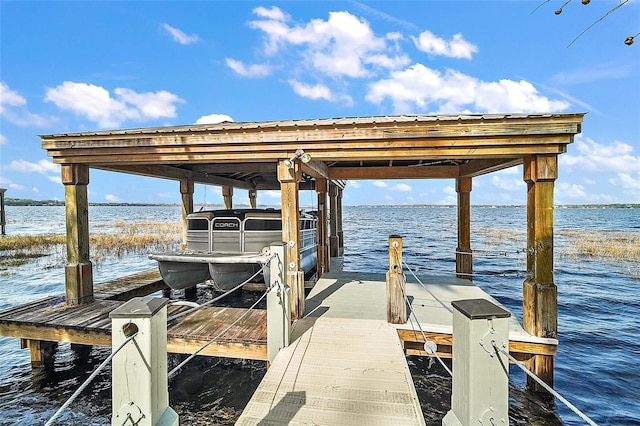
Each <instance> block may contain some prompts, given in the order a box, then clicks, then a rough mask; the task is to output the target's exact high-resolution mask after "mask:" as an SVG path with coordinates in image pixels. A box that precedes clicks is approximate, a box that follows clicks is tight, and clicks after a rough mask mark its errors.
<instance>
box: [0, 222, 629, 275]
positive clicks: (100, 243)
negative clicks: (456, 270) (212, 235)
mask: <svg viewBox="0 0 640 426" xmlns="http://www.w3.org/2000/svg"><path fill="white" fill-rule="evenodd" d="M95 229H96V230H97V232H95V231H94V232H92V233H91V235H90V241H89V245H90V252H91V261H92V262H94V263H96V264H99V263H100V262H102V261H104V260H106V259H113V258H120V257H122V256H125V255H128V254H142V253H147V252H150V251H164V250H174V249H176V248H177V247H178V246H179V244H180V243H181V238H182V225H181V224H180V223H178V222H168V223H167V222H124V221H118V222H111V223H107V224H100V225H97V226H96V227H95ZM472 235H473V237H474V238H475V241H474V243H473V244H480V245H482V246H484V247H485V248H486V249H484V250H483V249H480V250H474V252H477V255H491V254H492V253H493V252H495V253H493V254H500V253H507V252H504V249H502V247H504V246H516V247H518V249H517V252H516V253H514V254H518V253H520V254H519V255H523V256H524V254H523V253H524V251H525V250H526V241H527V236H526V232H525V231H521V230H511V229H493V228H476V229H473V233H472ZM65 241H66V239H65V235H62V234H43V235H13V236H4V237H2V238H0V256H1V257H0V275H10V274H11V271H10V268H13V267H17V266H21V265H25V264H27V263H30V262H36V261H38V260H39V259H41V258H47V262H46V265H45V267H56V266H59V265H64V263H65V262H66V250H65V248H64V244H65ZM560 243H561V244H560ZM556 245H557V246H558V247H557V248H556V254H557V256H558V257H559V258H562V257H565V258H571V259H582V260H585V261H588V260H591V259H598V260H601V261H603V262H607V263H609V264H614V265H619V266H620V267H621V269H623V270H624V271H625V272H626V273H628V274H631V275H636V276H640V233H638V232H623V231H588V232H585V231H583V230H566V231H560V232H559V233H558V234H556Z"/></svg>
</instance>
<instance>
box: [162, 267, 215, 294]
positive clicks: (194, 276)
mask: <svg viewBox="0 0 640 426" xmlns="http://www.w3.org/2000/svg"><path fill="white" fill-rule="evenodd" d="M158 269H159V270H160V275H162V280H163V281H164V282H165V284H167V285H168V286H169V287H171V288H172V289H173V290H183V289H185V288H189V287H193V286H194V285H196V284H198V283H201V282H204V281H206V280H208V279H209V278H211V275H210V273H209V265H208V264H206V263H190V262H169V261H158Z"/></svg>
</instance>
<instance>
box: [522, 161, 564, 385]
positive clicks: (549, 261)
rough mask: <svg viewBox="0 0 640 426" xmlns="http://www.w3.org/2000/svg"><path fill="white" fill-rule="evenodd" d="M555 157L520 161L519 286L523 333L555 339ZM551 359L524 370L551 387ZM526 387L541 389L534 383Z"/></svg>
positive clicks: (534, 360) (533, 360) (538, 359)
mask: <svg viewBox="0 0 640 426" xmlns="http://www.w3.org/2000/svg"><path fill="white" fill-rule="evenodd" d="M557 175H558V169H557V157H556V156H555V155H553V156H531V157H526V158H525V160H524V173H523V177H524V180H525V182H527V279H526V280H525V281H524V284H523V302H522V303H523V310H522V320H523V326H524V329H525V330H526V331H527V332H529V333H530V334H532V335H535V336H538V337H550V338H554V339H555V338H557V337H558V294H557V292H558V290H557V287H556V285H555V283H554V279H553V193H554V182H555V179H556V178H557ZM553 364H554V362H553V357H548V356H535V357H533V358H531V360H529V361H528V362H527V368H529V370H530V371H531V372H533V373H534V374H535V375H537V376H538V377H539V378H541V379H542V380H544V382H545V383H547V384H548V385H550V386H553ZM528 383H529V386H530V387H533V388H534V389H536V390H539V389H541V386H539V385H538V384H537V383H536V382H535V381H533V380H529V381H528Z"/></svg>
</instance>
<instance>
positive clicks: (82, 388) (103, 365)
mask: <svg viewBox="0 0 640 426" xmlns="http://www.w3.org/2000/svg"><path fill="white" fill-rule="evenodd" d="M137 335H138V332H137V331H136V332H135V333H134V334H132V335H131V336H129V337H127V339H126V340H125V341H124V342H122V344H121V345H120V346H119V347H118V349H116V350H115V351H113V352H112V353H111V355H109V356H108V357H107V359H105V360H104V361H103V362H102V364H100V365H99V366H98V368H96V369H95V370H94V371H93V373H91V375H90V376H89V378H87V380H85V381H84V383H83V384H82V385H80V387H79V388H78V389H77V390H76V391H75V392H74V393H73V395H71V396H70V397H69V399H67V401H66V402H65V403H64V404H62V407H60V408H59V409H58V411H56V413H55V414H54V415H53V416H52V417H51V418H50V419H49V421H48V422H47V423H45V426H50V425H53V424H54V420H55V419H57V418H58V417H59V416H60V414H62V412H63V411H64V410H66V409H67V407H69V405H71V403H72V402H73V401H74V400H75V399H76V398H77V397H78V396H79V395H80V394H81V393H82V391H83V390H85V388H86V387H87V386H89V384H90V383H91V382H92V381H93V379H95V378H96V376H97V375H98V373H100V371H102V370H103V369H104V368H105V367H106V366H107V364H108V363H109V362H111V360H112V359H113V357H114V356H116V354H117V353H118V352H120V350H121V349H122V348H124V347H125V346H126V344H127V343H129V342H130V341H131V340H133V339H134V338H135V337H136V336H137Z"/></svg>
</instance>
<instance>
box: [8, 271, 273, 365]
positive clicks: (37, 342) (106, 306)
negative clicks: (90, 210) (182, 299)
mask: <svg viewBox="0 0 640 426" xmlns="http://www.w3.org/2000/svg"><path fill="white" fill-rule="evenodd" d="M165 288H167V287H166V286H165V284H164V282H163V281H162V279H161V278H160V274H159V273H158V270H157V269H153V270H149V271H144V272H140V273H137V274H133V275H129V276H126V277H123V278H119V279H116V280H112V281H109V282H106V283H104V284H98V285H96V286H95V291H94V297H95V301H94V302H93V303H87V304H82V305H68V304H66V303H65V300H64V297H63V296H51V297H47V298H44V299H41V300H38V301H35V302H31V303H27V304H24V305H20V306H16V307H13V308H10V309H7V310H5V311H2V312H0V335H2V336H9V337H17V338H20V339H21V345H22V347H23V348H29V349H30V350H31V360H32V363H33V365H34V366H37V365H39V364H40V363H41V362H42V361H43V359H42V356H43V355H42V354H41V351H42V350H44V346H46V344H47V343H48V342H68V343H74V344H81V345H97V346H111V319H110V318H109V313H110V312H111V311H112V310H114V309H116V308H117V307H118V306H120V305H122V304H123V303H124V301H126V300H129V299H131V298H133V297H136V296H144V295H149V294H152V293H154V292H158V291H160V290H163V289H165ZM185 309H187V308H186V307H184V306H169V308H168V315H169V316H171V315H172V314H174V313H178V312H180V311H183V310H185ZM245 311H246V310H245V309H240V308H226V307H204V308H201V309H200V310H198V311H195V312H193V313H191V314H188V315H185V316H184V317H181V318H178V319H176V320H175V321H171V322H170V323H169V324H168V327H167V351H168V352H172V353H188V354H191V353H194V352H195V351H197V350H198V349H200V348H201V347H202V346H204V345H205V344H206V343H208V342H209V341H210V340H212V339H213V338H214V337H216V336H217V335H218V334H220V332H222V331H223V330H224V329H225V328H226V327H227V326H228V325H229V324H231V323H232V322H234V321H235V320H237V319H238V318H239V317H240V316H241V315H243V314H244V313H245ZM266 345H267V328H266V311H265V310H255V311H253V312H251V313H250V314H249V315H247V316H246V317H244V318H243V319H242V320H241V321H239V322H238V323H237V324H236V325H234V327H232V328H231V329H230V330H229V331H228V332H227V333H225V334H224V335H223V336H221V337H220V339H218V341H217V343H216V344H212V345H209V346H208V347H207V348H206V349H205V350H204V351H202V352H201V354H202V355H207V356H223V357H233V358H245V359H257V360H266V359H267V346H266Z"/></svg>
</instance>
